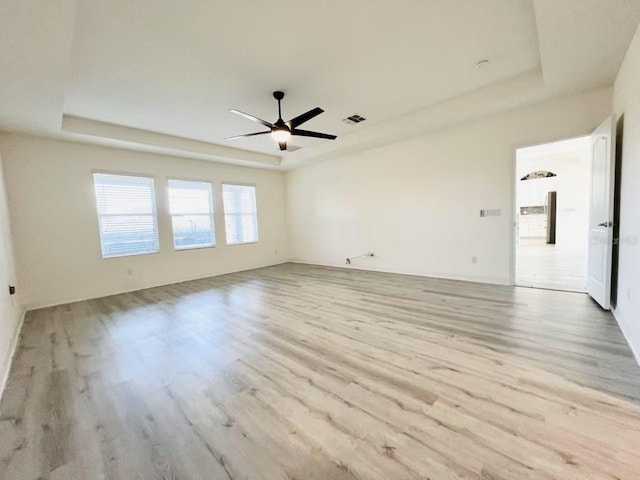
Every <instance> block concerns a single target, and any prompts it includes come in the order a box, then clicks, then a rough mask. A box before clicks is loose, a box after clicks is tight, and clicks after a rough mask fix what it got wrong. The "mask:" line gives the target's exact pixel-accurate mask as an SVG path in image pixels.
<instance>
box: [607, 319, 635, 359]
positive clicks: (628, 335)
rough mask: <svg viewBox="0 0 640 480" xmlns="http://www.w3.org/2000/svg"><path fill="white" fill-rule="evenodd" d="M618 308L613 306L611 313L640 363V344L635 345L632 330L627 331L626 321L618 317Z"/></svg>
mask: <svg viewBox="0 0 640 480" xmlns="http://www.w3.org/2000/svg"><path fill="white" fill-rule="evenodd" d="M617 310H618V309H617V308H615V309H614V308H612V309H611V310H609V311H610V312H611V314H612V315H613V318H614V319H615V320H616V323H617V324H618V327H619V328H620V331H621V332H622V336H623V337H624V339H625V341H626V342H627V345H629V349H630V350H631V353H632V354H633V357H634V358H635V360H636V363H637V364H638V365H640V350H638V349H640V345H639V346H635V345H634V344H633V342H632V341H631V338H633V336H632V335H631V332H627V330H626V329H627V328H628V327H627V326H626V325H625V323H624V322H622V321H621V320H620V319H619V318H618V314H617Z"/></svg>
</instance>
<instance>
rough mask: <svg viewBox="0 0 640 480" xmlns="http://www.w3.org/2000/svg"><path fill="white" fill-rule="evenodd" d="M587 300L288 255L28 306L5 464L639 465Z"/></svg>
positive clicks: (455, 472)
mask: <svg viewBox="0 0 640 480" xmlns="http://www.w3.org/2000/svg"><path fill="white" fill-rule="evenodd" d="M639 374H640V369H639V368H638V366H637V365H636V364H635V362H634V361H633V358H632V357H631V354H630V352H629V349H628V347H627V346H626V344H625V343H624V339H623V337H622V335H621V333H620V331H619V330H618V327H617V326H616V324H615V321H614V320H613V319H612V317H611V316H610V314H608V313H605V312H603V311H601V310H600V309H599V308H598V307H597V306H595V305H594V304H593V302H591V301H590V300H589V298H588V297H587V296H586V295H582V294H576V293H566V292H552V291H542V290H533V289H526V288H511V287H501V286H492V285H481V284H472V283H464V282H455V281H446V280H435V279H428V278H420V277H410V276H401V275H391V274H383V273H374V272H364V271H355V270H343V269H331V268H324V267H315V266H307V265H296V264H285V265H281V266H277V267H270V268H265V269H260V270H254V271H248V272H241V273H236V274H231V275H225V276H220V277H215V278H209V279H203V280H198V281H193V282H186V283H181V284H176V285H170V286H166V287H159V288H154V289H149V290H144V291H139V292H134V293H128V294H122V295H117V296H112V297H107V298H103V299H97V300H91V301H86V302H78V303H73V304H69V305H62V306H59V307H53V308H47V309H42V310H37V311H33V312H30V313H29V314H28V316H27V319H26V323H25V325H24V328H23V332H22V337H21V341H20V345H19V349H18V352H17V356H16V358H15V362H14V365H13V369H12V371H11V376H10V380H9V383H8V387H7V390H6V392H5V394H4V397H3V399H2V403H1V405H0V478H2V479H3V480H13V479H20V480H30V479H54V480H57V479H65V480H74V479H104V478H108V479H127V480H128V479H138V478H144V479H160V478H166V479H208V480H209V479H243V480H244V479H269V480H271V479H282V480H294V479H295V480H306V479H317V480H330V479H340V480H342V479H361V480H362V479H379V480H403V479H422V480H424V479H430V480H440V479H443V480H444V479H447V480H449V479H483V480H512V479H513V480H527V479H545V480H549V479H560V480H574V479H575V480H578V479H580V480H583V479H590V480H595V479H610V480H614V479H625V480H626V479H629V480H632V479H638V478H640V449H639V448H638V447H639V445H640V406H639V405H640V376H639Z"/></svg>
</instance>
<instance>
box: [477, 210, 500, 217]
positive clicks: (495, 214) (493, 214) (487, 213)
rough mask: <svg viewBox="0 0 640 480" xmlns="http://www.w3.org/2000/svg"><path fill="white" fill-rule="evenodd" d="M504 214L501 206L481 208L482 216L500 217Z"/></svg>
mask: <svg viewBox="0 0 640 480" xmlns="http://www.w3.org/2000/svg"><path fill="white" fill-rule="evenodd" d="M501 215H502V209H500V208H483V209H482V210H480V216H481V217H500V216H501Z"/></svg>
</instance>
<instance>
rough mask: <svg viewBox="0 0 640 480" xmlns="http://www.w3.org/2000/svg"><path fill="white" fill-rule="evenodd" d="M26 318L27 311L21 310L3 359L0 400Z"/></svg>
mask: <svg viewBox="0 0 640 480" xmlns="http://www.w3.org/2000/svg"><path fill="white" fill-rule="evenodd" d="M26 316H27V309H26V308H25V309H23V310H22V316H21V317H20V321H19V322H18V327H17V328H16V331H15V332H14V333H13V338H12V339H11V345H10V346H9V351H8V352H7V357H6V358H5V359H4V360H5V361H4V364H3V365H5V368H4V371H3V372H2V377H0V400H1V399H2V395H3V394H4V389H5V388H6V386H7V383H8V382H9V374H10V373H11V366H12V365H13V359H14V358H15V356H16V351H17V350H18V344H19V343H20V335H21V334H22V325H23V324H24V319H25V317H26Z"/></svg>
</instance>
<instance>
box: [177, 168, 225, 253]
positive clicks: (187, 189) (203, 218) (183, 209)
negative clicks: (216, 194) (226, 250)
mask: <svg viewBox="0 0 640 480" xmlns="http://www.w3.org/2000/svg"><path fill="white" fill-rule="evenodd" d="M169 209H170V212H171V223H172V225H173V246H174V247H175V248H176V250H186V249H189V248H203V247H213V246H215V244H216V234H215V228H214V223H213V194H212V191H211V184H210V183H207V182H193V181H187V180H169Z"/></svg>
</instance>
